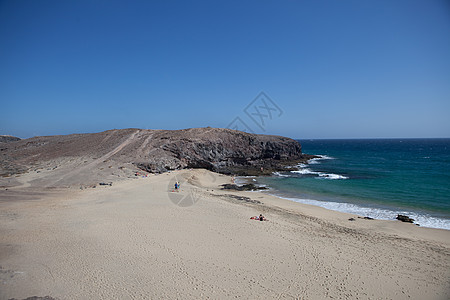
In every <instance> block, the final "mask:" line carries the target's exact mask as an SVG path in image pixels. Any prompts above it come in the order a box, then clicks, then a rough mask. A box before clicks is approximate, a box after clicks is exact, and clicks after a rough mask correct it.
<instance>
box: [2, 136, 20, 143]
mask: <svg viewBox="0 0 450 300" xmlns="http://www.w3.org/2000/svg"><path fill="white" fill-rule="evenodd" d="M20 140H21V139H20V138H18V137H15V136H11V135H0V143H10V142H16V141H20Z"/></svg>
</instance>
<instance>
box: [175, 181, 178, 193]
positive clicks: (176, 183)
mask: <svg viewBox="0 0 450 300" xmlns="http://www.w3.org/2000/svg"><path fill="white" fill-rule="evenodd" d="M175 191H177V192H178V182H175Z"/></svg>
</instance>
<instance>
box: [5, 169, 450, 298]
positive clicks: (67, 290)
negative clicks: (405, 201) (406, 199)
mask: <svg viewBox="0 0 450 300" xmlns="http://www.w3.org/2000/svg"><path fill="white" fill-rule="evenodd" d="M22 178H26V175H24V177H22ZM175 180H177V181H179V182H180V183H181V191H180V192H179V193H178V194H177V195H176V193H177V192H172V190H173V187H172V184H173V183H174V182H175ZM230 182H231V178H230V177H228V176H225V175H219V174H216V173H211V172H209V171H206V170H201V169H199V170H182V171H175V172H170V173H164V174H160V175H149V177H146V178H139V179H128V180H124V181H120V182H117V183H114V184H113V186H111V187H110V186H98V187H97V188H95V189H92V188H91V189H85V190H79V189H54V190H53V191H52V192H51V193H49V192H48V191H46V192H42V191H41V190H36V188H35V187H32V186H29V185H27V184H26V182H25V183H24V184H22V185H21V186H20V187H18V188H15V189H9V190H8V191H5V190H4V189H3V190H2V191H1V192H0V197H1V198H0V199H1V201H0V299H10V298H17V299H23V298H27V297H31V296H41V297H42V296H47V295H48V296H50V297H53V298H58V299H235V298H241V299H256V298H261V299H328V298H335V299H449V298H450V231H447V230H439V229H429V228H420V227H417V226H415V225H413V224H406V223H400V222H398V221H380V220H364V219H359V218H357V216H354V215H348V214H343V213H339V212H334V211H328V210H325V209H322V208H319V207H313V206H308V205H302V204H299V203H294V202H290V201H287V200H283V199H278V198H275V197H273V196H270V195H267V194H264V193H261V192H236V191H222V190H219V188H218V186H219V185H220V184H223V183H230ZM230 195H231V196H230ZM184 196H187V197H188V198H187V199H189V197H193V200H194V202H195V203H194V202H193V203H190V204H192V205H188V206H186V207H182V206H180V205H176V204H175V203H174V202H176V203H178V202H177V201H178V200H177V199H183V197H184ZM236 196H239V197H236ZM245 197H247V198H245ZM258 201H259V202H261V203H258ZM187 204H189V203H187ZM187 204H186V205H187ZM260 213H262V214H264V216H266V217H267V219H268V220H269V221H268V222H260V221H254V220H250V217H251V216H255V215H259V214H260ZM350 217H354V218H355V219H356V221H353V222H351V221H348V218H350Z"/></svg>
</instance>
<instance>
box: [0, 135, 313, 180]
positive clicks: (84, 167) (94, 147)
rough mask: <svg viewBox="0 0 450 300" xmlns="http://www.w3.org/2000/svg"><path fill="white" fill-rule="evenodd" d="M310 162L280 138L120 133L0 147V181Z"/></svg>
mask: <svg viewBox="0 0 450 300" xmlns="http://www.w3.org/2000/svg"><path fill="white" fill-rule="evenodd" d="M309 158H311V156H308V155H305V154H302V151H301V145H300V144H299V143H298V142H297V141H295V140H293V139H290V138H285V137H280V136H268V135H256V134H249V133H245V132H240V131H236V130H230V129H219V128H191V129H183V130H142V129H122V130H109V131H105V132H100V133H90V134H72V135H65V136H46V137H34V138H30V139H25V140H20V141H16V142H14V143H0V165H1V169H0V175H3V176H10V175H12V174H15V173H20V172H25V171H27V170H31V169H33V170H34V171H36V172H39V170H40V169H43V168H45V171H53V172H44V173H52V174H53V177H52V178H53V179H54V181H55V182H57V183H61V182H66V183H65V184H69V185H70V182H71V181H70V180H69V179H71V180H72V181H73V182H82V181H83V182H84V181H88V179H89V178H90V177H92V176H94V175H95V176H94V177H96V178H104V177H105V176H106V177H108V178H110V177H111V176H118V177H121V176H128V175H129V174H130V173H131V172H136V170H138V169H140V170H144V171H147V172H151V173H162V172H166V171H169V170H175V169H183V168H206V169H208V170H212V171H216V172H220V173H225V174H238V175H250V174H251V175H256V174H268V173H271V172H273V171H275V170H281V169H283V168H285V166H287V165H292V164H296V163H298V162H302V161H305V160H307V159H309ZM57 168H58V170H60V171H59V172H57V170H56V171H55V169H57ZM63 169H65V170H66V171H65V172H64V171H63ZM127 170H128V172H127ZM110 173H111V174H110ZM93 174H94V175H93ZM49 176H50V175H49Z"/></svg>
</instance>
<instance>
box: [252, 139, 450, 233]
mask: <svg viewBox="0 0 450 300" xmlns="http://www.w3.org/2000/svg"><path fill="white" fill-rule="evenodd" d="M300 143H301V144H302V150H303V153H307V154H314V155H319V156H320V157H321V158H320V159H312V160H310V161H309V163H308V164H301V165H298V166H296V167H295V168H294V169H292V171H289V172H281V173H275V174H274V175H273V176H271V177H259V178H256V179H255V180H256V181H257V182H258V183H259V184H264V185H267V186H268V187H270V188H271V191H270V192H271V193H272V194H275V195H277V196H280V197H283V198H287V199H290V200H293V201H297V202H302V203H308V204H313V205H318V206H322V207H325V208H328V209H332V210H337V211H343V212H348V213H353V214H357V215H361V216H369V217H372V218H376V219H385V220H394V219H395V217H396V216H397V214H405V215H408V216H410V217H412V218H414V219H415V220H416V222H415V223H418V224H420V226H425V227H433V228H443V229H447V230H450V139H370V140H369V139H367V140H362V139H358V140H300Z"/></svg>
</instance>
